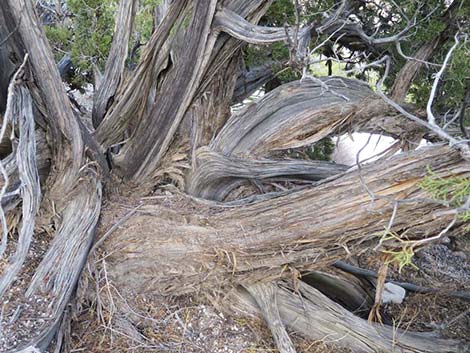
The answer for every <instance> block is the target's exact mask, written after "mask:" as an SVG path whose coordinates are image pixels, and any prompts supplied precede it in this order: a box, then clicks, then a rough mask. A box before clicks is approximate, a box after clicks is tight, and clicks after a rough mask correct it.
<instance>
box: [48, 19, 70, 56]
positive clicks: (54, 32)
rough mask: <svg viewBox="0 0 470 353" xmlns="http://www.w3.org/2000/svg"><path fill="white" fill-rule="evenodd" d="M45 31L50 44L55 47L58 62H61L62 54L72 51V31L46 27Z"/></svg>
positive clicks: (63, 28)
mask: <svg viewBox="0 0 470 353" xmlns="http://www.w3.org/2000/svg"><path fill="white" fill-rule="evenodd" d="M45 31H46V36H47V38H48V39H49V42H50V43H52V45H53V51H54V54H55V58H56V60H60V58H61V57H62V53H64V52H68V51H69V50H70V45H71V42H70V38H71V37H72V31H71V30H70V29H68V28H65V27H57V26H46V27H45Z"/></svg>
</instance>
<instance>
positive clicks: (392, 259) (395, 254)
mask: <svg viewBox="0 0 470 353" xmlns="http://www.w3.org/2000/svg"><path fill="white" fill-rule="evenodd" d="M405 235H406V231H405V232H404V233H403V234H401V236H400V235H398V234H397V233H395V232H392V231H391V230H388V229H386V230H385V233H384V234H382V235H381V242H384V241H387V240H396V241H398V242H399V243H400V244H401V246H400V247H398V248H397V249H395V250H382V253H384V254H387V255H388V259H387V260H386V263H388V264H392V265H395V266H398V272H399V273H401V270H402V269H403V268H404V267H408V266H411V267H413V268H414V269H416V270H417V269H418V267H417V266H416V265H415V264H414V263H413V261H412V260H413V257H414V255H415V251H414V246H413V244H410V243H408V241H407V240H404V239H403V238H404V237H405Z"/></svg>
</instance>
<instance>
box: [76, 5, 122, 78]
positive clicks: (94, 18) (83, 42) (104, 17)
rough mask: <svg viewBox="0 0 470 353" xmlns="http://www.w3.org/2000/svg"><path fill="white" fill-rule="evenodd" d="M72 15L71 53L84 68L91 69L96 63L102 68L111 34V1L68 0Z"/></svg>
mask: <svg viewBox="0 0 470 353" xmlns="http://www.w3.org/2000/svg"><path fill="white" fill-rule="evenodd" d="M67 5H68V7H69V10H70V11H71V13H73V15H74V21H73V26H72V30H73V44H72V48H71V56H72V61H73V62H74V64H75V65H76V66H77V67H78V68H80V69H81V70H83V71H91V69H92V64H93V63H95V64H96V65H98V67H100V68H101V69H103V68H104V65H105V63H106V58H107V57H108V53H109V49H110V46H111V42H112V38H113V33H114V15H115V11H116V5H117V4H116V1H114V0H68V1H67Z"/></svg>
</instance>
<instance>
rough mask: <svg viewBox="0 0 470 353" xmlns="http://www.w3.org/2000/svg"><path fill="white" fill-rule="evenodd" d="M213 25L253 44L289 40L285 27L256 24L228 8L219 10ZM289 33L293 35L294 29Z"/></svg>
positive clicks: (305, 31) (216, 28) (304, 31)
mask: <svg viewBox="0 0 470 353" xmlns="http://www.w3.org/2000/svg"><path fill="white" fill-rule="evenodd" d="M213 27H214V29H215V30H218V31H222V32H225V33H228V34H230V35H231V36H232V37H235V38H237V39H240V40H242V41H244V42H247V43H251V44H268V43H275V42H280V41H287V35H286V29H285V28H281V27H265V26H257V25H254V24H252V23H250V22H248V21H247V20H245V19H244V18H243V17H241V16H240V15H238V14H237V13H236V12H234V11H231V10H229V9H227V8H224V9H222V10H219V11H217V13H216V15H215V17H214V23H213ZM287 33H288V35H289V36H290V37H292V36H293V35H294V30H292V29H288V30H287ZM303 33H307V29H306V28H304V29H303V30H302V31H301V34H300V35H301V36H302V34H303Z"/></svg>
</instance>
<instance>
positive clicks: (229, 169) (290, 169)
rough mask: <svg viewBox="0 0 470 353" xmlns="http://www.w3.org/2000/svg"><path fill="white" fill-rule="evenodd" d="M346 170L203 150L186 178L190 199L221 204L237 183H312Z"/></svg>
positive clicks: (316, 163)
mask: <svg viewBox="0 0 470 353" xmlns="http://www.w3.org/2000/svg"><path fill="white" fill-rule="evenodd" d="M347 169H348V167H346V166H343V165H339V164H335V163H332V162H324V161H304V160H267V159H266V160H249V159H240V158H235V157H224V156H222V155H221V154H219V153H217V152H212V151H210V150H209V149H207V148H202V149H199V150H198V151H197V167H196V169H195V171H193V173H192V174H191V175H189V183H188V187H187V192H188V193H189V194H190V195H194V196H197V197H201V198H204V199H210V200H215V201H222V200H224V198H225V197H226V196H227V195H228V194H229V193H230V192H231V191H232V190H233V189H234V188H236V187H237V186H239V185H240V183H243V182H244V181H248V180H253V179H255V180H265V179H269V178H274V177H282V178H285V179H287V180H288V179H302V180H310V181H316V180H320V179H324V178H327V177H330V176H332V175H335V174H339V173H342V172H344V171H346V170H347Z"/></svg>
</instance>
